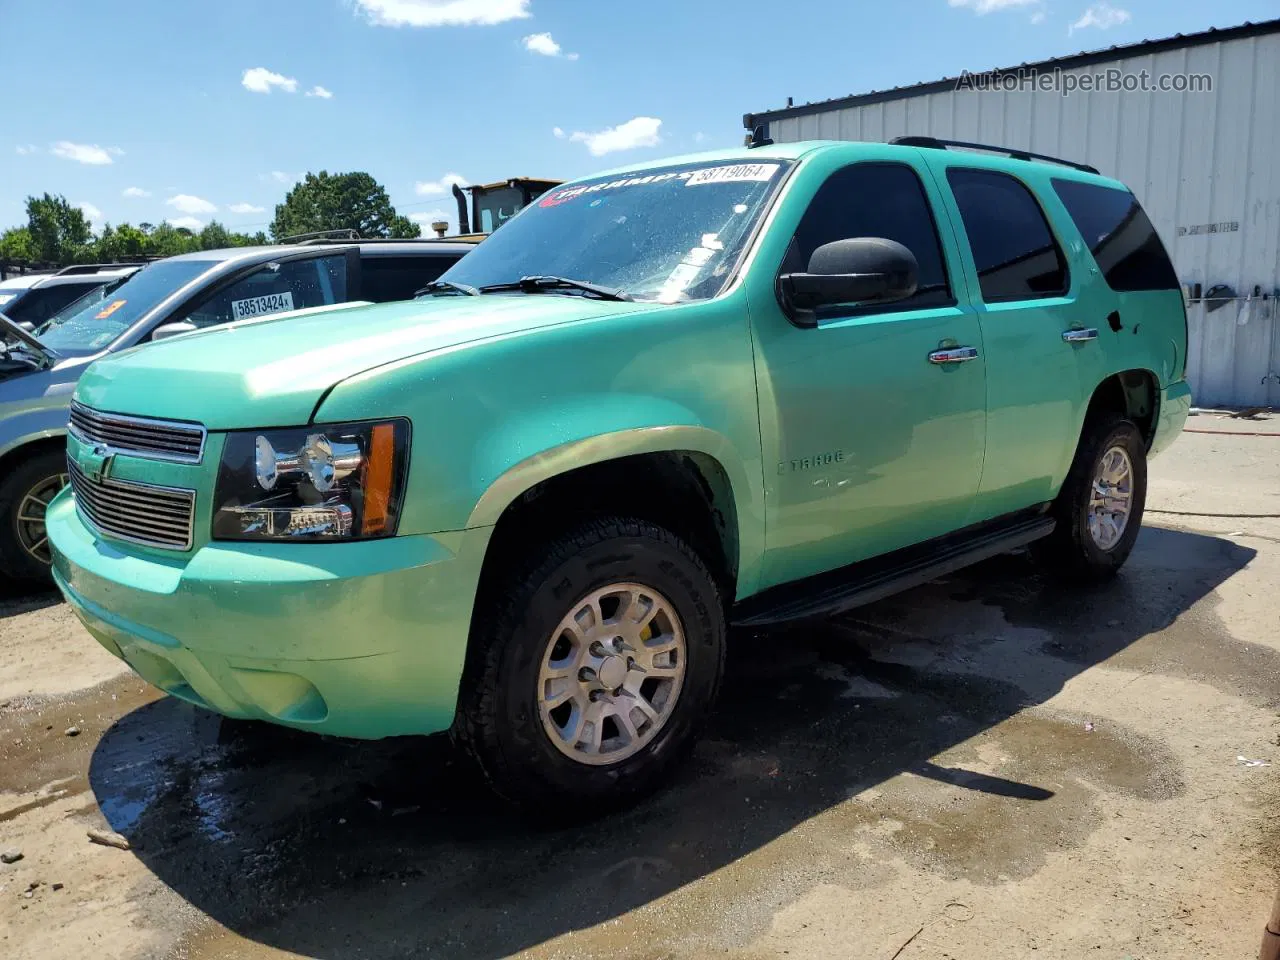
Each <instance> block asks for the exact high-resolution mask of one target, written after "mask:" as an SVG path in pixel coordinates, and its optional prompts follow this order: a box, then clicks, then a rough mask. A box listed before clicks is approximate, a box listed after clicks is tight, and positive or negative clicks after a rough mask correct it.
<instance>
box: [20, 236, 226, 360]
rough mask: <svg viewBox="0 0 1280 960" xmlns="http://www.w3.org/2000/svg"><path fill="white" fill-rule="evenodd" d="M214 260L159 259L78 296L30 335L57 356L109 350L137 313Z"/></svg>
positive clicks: (210, 265) (200, 272)
mask: <svg viewBox="0 0 1280 960" xmlns="http://www.w3.org/2000/svg"><path fill="white" fill-rule="evenodd" d="M221 262H222V261H220V260H161V261H159V262H157V263H152V264H149V265H148V266H146V267H143V268H142V269H141V270H139V271H138V272H137V273H135V274H134V275H133V276H131V277H129V278H128V279H127V280H125V281H124V282H123V283H121V284H120V285H119V286H116V287H110V286H108V287H107V288H106V290H105V292H102V293H100V294H98V295H94V294H91V295H89V296H88V297H81V298H80V299H79V300H77V301H76V302H75V303H73V304H71V305H70V306H69V307H68V308H67V309H65V310H63V311H62V312H61V313H58V314H57V315H55V316H53V317H51V318H50V319H49V322H48V323H46V324H45V325H44V326H43V327H41V328H40V329H39V330H37V331H36V336H37V337H39V338H40V342H41V343H43V344H44V345H45V346H47V347H49V348H50V349H52V350H56V351H57V352H58V353H60V354H62V355H63V356H72V357H74V356H87V355H88V354H91V353H97V352H98V351H99V350H102V349H104V348H106V347H108V346H110V345H111V344H112V343H113V342H115V340H116V339H117V338H118V337H119V336H120V334H122V333H124V332H125V331H126V330H128V329H129V328H130V327H131V326H133V325H134V323H136V322H137V321H138V319H139V318H140V317H142V315H143V314H145V313H146V312H147V311H148V310H150V309H152V308H153V307H154V306H156V304H158V303H160V302H161V301H162V300H164V299H165V298H166V297H167V296H169V294H171V293H173V292H174V291H175V290H177V289H179V288H180V287H182V286H184V285H186V284H187V283H188V282H190V281H191V280H194V279H195V278H196V277H198V276H199V275H200V274H202V273H204V272H205V271H206V270H208V269H210V268H211V267H215V266H217V265H218V264H219V263H221Z"/></svg>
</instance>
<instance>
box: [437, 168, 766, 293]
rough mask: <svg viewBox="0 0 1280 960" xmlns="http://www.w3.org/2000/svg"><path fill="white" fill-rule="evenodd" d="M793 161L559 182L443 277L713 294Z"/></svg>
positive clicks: (473, 281) (475, 282)
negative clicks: (541, 279)
mask: <svg viewBox="0 0 1280 960" xmlns="http://www.w3.org/2000/svg"><path fill="white" fill-rule="evenodd" d="M788 166H790V164H789V163H788V162H786V161H777V160H767V161H762V162H760V163H740V162H725V163H710V164H709V163H700V164H698V163H689V164H681V165H678V166H667V167H658V168H654V169H652V170H644V171H641V172H638V173H635V174H632V175H630V176H627V177H620V178H616V179H608V178H599V179H596V180H586V181H579V182H577V183H574V184H571V185H569V186H565V187H557V188H556V189H554V190H550V191H548V192H547V193H545V194H543V195H542V197H541V198H539V199H538V200H537V201H535V202H534V203H532V204H530V205H529V206H528V207H527V208H526V209H525V210H523V211H522V212H521V213H520V214H519V216H516V217H514V218H512V220H511V221H510V222H508V223H506V224H505V225H504V226H503V227H502V229H501V230H499V231H498V232H497V233H495V234H493V235H492V236H491V237H488V238H486V239H485V241H484V242H483V243H481V244H479V245H478V246H477V247H476V249H475V250H473V251H472V252H471V253H469V254H467V255H466V256H465V257H463V258H462V259H461V260H459V261H458V262H457V264H455V265H454V266H453V267H451V268H450V269H449V270H448V271H447V272H446V273H445V274H444V275H443V277H442V279H444V280H449V281H452V282H453V283H461V284H467V285H469V286H472V287H478V288H483V287H484V286H486V285H488V284H494V283H510V282H511V281H513V280H519V279H520V278H521V277H530V276H549V277H567V278H570V279H573V280H585V281H589V282H591V283H594V284H599V285H601V286H605V287H613V288H616V289H618V290H621V291H623V292H624V293H626V294H629V295H630V296H631V297H633V298H635V299H637V300H657V301H660V302H664V303H675V302H678V301H686V300H704V299H708V298H710V297H714V296H715V295H716V294H717V293H719V292H720V289H721V287H723V286H724V283H725V280H726V279H727V275H728V273H729V272H730V271H731V270H732V269H733V266H734V264H735V263H736V262H737V260H738V256H739V255H740V254H741V252H742V248H743V247H744V245H745V244H746V242H747V239H748V238H749V237H750V236H751V231H752V229H753V228H754V227H755V225H756V224H757V223H758V222H759V220H760V218H761V216H763V214H764V211H765V210H766V209H767V208H768V204H769V200H770V198H771V197H772V195H773V193H774V192H775V191H776V190H777V188H778V184H779V183H781V182H782V174H783V171H784V169H785V168H786V167H788ZM569 292H572V291H569ZM575 295H581V294H575Z"/></svg>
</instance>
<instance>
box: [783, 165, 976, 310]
mask: <svg viewBox="0 0 1280 960" xmlns="http://www.w3.org/2000/svg"><path fill="white" fill-rule="evenodd" d="M857 237H880V238H883V239H886V240H894V241H896V242H898V243H900V244H902V245H903V246H904V247H906V248H907V249H908V250H910V251H911V252H912V253H913V254H915V258H916V262H917V263H918V264H919V266H920V272H919V274H918V280H917V284H916V292H915V294H914V295H913V296H911V297H909V298H907V299H906V300H898V301H896V302H894V303H892V304H887V305H886V306H884V307H877V308H872V309H876V310H883V309H891V310H915V309H918V308H921V307H930V306H940V305H945V304H949V303H954V302H955V301H954V300H953V298H952V296H951V287H950V284H949V283H948V282H947V270H946V267H945V266H944V264H943V259H942V246H941V244H940V243H939V242H938V230H937V227H936V226H935V224H934V220H933V211H932V210H931V209H930V207H929V198H928V196H927V195H926V194H925V192H924V187H923V186H922V185H921V183H920V178H919V176H917V175H916V172H915V171H914V170H913V169H911V167H909V166H907V165H906V164H902V163H856V164H853V165H851V166H848V167H845V168H844V169H843V170H837V171H836V172H835V173H833V174H832V175H831V176H830V177H829V178H828V179H827V182H826V183H824V184H823V185H822V187H821V188H820V189H819V190H818V192H817V194H816V195H815V196H814V198H813V200H812V202H811V203H810V204H809V209H808V210H806V211H805V214H804V218H803V219H802V220H801V221H800V226H799V227H798V228H797V229H796V235H795V238H794V239H793V240H792V242H791V246H790V248H789V249H788V250H787V256H786V260H785V261H784V262H783V267H782V272H783V273H799V272H803V271H804V270H805V269H806V268H807V266H808V264H809V258H810V257H811V256H813V251H814V250H816V249H818V247H820V246H822V245H823V244H825V243H832V242H834V241H836V240H852V239H854V238H857ZM845 312H847V311H845Z"/></svg>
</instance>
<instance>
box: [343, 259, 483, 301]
mask: <svg viewBox="0 0 1280 960" xmlns="http://www.w3.org/2000/svg"><path fill="white" fill-rule="evenodd" d="M459 259H460V258H458V257H456V256H451V255H450V256H430V257H364V258H362V259H361V261H360V299H362V300H373V301H374V302H375V303H386V302H388V301H390V300H410V299H412V298H413V295H414V293H416V292H417V291H418V290H421V289H422V288H423V287H425V286H426V285H427V284H428V283H430V282H431V281H432V280H435V279H437V278H438V277H439V276H440V275H441V274H442V273H444V272H445V271H446V270H448V269H449V268H450V267H451V266H453V265H454V264H455V263H457V262H458V260H459Z"/></svg>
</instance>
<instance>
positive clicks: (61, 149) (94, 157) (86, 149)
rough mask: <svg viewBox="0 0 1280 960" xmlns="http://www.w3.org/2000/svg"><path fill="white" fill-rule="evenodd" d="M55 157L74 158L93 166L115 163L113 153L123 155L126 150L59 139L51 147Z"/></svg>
mask: <svg viewBox="0 0 1280 960" xmlns="http://www.w3.org/2000/svg"><path fill="white" fill-rule="evenodd" d="M49 149H50V151H51V152H52V153H53V155H54V156H55V157H62V158H63V159H64V160H74V161H76V163H87V164H90V165H91V166H102V165H104V164H108V163H115V161H114V160H112V159H111V157H112V154H114V155H115V156H117V157H118V156H121V155H122V154H123V153H124V151H123V150H121V149H120V148H119V147H100V146H98V145H97V144H96V143H94V144H88V143H72V142H71V141H70V140H59V141H58V142H57V143H55V144H54V145H53V146H52V147H50V148H49Z"/></svg>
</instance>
